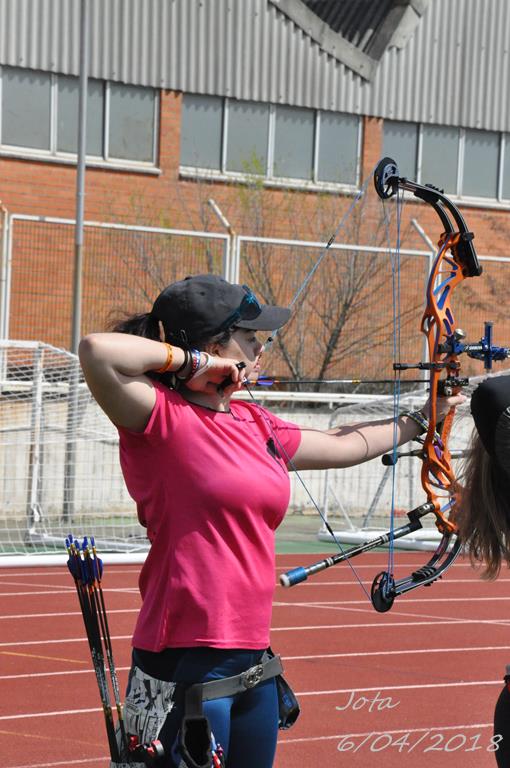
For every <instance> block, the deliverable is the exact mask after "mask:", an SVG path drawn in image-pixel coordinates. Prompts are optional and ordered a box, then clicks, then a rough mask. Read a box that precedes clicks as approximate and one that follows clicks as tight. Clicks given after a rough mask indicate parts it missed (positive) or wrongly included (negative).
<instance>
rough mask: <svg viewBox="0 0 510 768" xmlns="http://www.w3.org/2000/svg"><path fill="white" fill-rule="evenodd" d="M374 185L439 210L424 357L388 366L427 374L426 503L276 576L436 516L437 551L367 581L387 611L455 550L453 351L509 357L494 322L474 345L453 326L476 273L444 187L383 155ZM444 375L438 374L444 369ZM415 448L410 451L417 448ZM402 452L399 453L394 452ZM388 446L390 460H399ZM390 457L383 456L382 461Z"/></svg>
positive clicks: (366, 546)
mask: <svg viewBox="0 0 510 768" xmlns="http://www.w3.org/2000/svg"><path fill="white" fill-rule="evenodd" d="M374 184H375V189H376V192H377V194H378V195H379V197H380V198H381V199H382V200H386V199H388V198H391V197H393V196H394V195H396V194H397V193H398V192H399V191H401V192H402V193H403V192H411V193H412V194H413V195H414V196H415V197H417V198H419V199H420V200H423V201H424V202H426V203H429V204H430V205H431V206H432V208H433V209H434V210H435V212H436V213H437V215H438V216H439V218H440V220H441V223H442V225H443V228H444V231H443V233H442V235H441V236H440V238H439V242H438V252H437V255H436V257H435V260H434V263H433V266H432V269H431V273H430V276H429V280H428V284H427V291H426V307H425V311H424V313H423V317H422V321H421V331H422V332H423V333H424V334H425V336H426V339H427V346H428V352H429V361H428V362H419V363H415V364H405V363H401V362H398V363H397V362H396V363H394V366H393V367H394V370H395V371H397V372H400V371H402V370H407V369H410V368H415V369H421V370H426V371H428V372H429V373H430V397H429V408H430V413H429V419H428V429H427V433H426V435H425V437H424V439H423V444H422V448H421V450H420V451H419V452H418V453H419V455H420V456H421V458H422V460H423V464H422V470H421V482H422V486H423V489H424V491H425V494H426V498H427V500H426V502H424V503H423V504H421V505H420V506H418V507H416V508H415V509H413V510H411V511H410V512H408V513H407V517H408V519H409V522H408V523H407V524H405V525H403V526H401V527H399V528H396V529H394V530H391V531H388V532H387V533H385V534H383V535H382V536H378V537H377V538H376V539H373V540H371V541H367V542H365V543H363V544H360V545H359V546H355V547H351V548H349V549H347V550H345V551H343V552H341V553H339V554H336V555H333V556H331V557H328V558H325V559H324V560H321V561H319V562H318V563H314V564H313V565H310V566H308V567H299V568H294V569H293V570H291V571H288V572H287V573H285V574H282V576H281V577H280V583H281V584H282V585H283V586H286V587H289V586H293V585H294V584H298V583H300V582H301V581H304V580H305V579H307V578H308V576H310V575H312V574H315V573H318V572H319V571H322V570H324V569H325V568H329V567H330V566H332V565H336V564H338V563H341V562H343V561H345V560H348V559H350V558H352V557H355V556H357V555H359V554H361V553H362V552H366V551H369V550H371V549H374V548H376V547H379V546H382V545H385V544H389V545H390V546H392V545H393V542H394V541H395V540H396V539H399V538H401V537H403V536H406V535H408V534H409V533H412V532H414V531H417V530H419V529H420V528H422V527H423V526H422V522H421V519H422V518H423V517H425V516H426V515H429V514H433V515H434V516H435V524H436V527H437V529H438V530H439V532H440V534H441V539H440V542H439V544H438V546H437V549H436V551H435V552H434V553H433V555H432V556H431V557H430V559H429V560H428V562H427V563H426V564H425V565H424V566H423V567H421V568H419V569H418V570H417V571H414V572H413V573H412V574H410V575H409V576H406V577H404V578H400V579H398V580H396V579H395V578H394V576H393V573H392V572H391V570H390V568H388V570H386V571H383V572H381V573H379V574H378V575H377V576H376V577H375V579H374V581H373V584H372V589H371V600H372V604H373V606H374V608H375V609H376V610H377V611H380V612H385V611H388V610H389V609H390V608H391V607H392V605H393V603H394V601H395V598H396V597H398V596H399V595H403V594H405V593H407V592H410V591H411V590H413V589H416V588H417V587H420V586H425V585H428V584H431V583H432V582H434V581H436V579H439V578H440V577H441V576H442V575H443V573H445V571H446V570H447V569H448V568H449V567H450V566H451V565H452V564H453V562H454V561H455V559H456V558H457V557H458V555H459V553H460V549H461V542H460V540H459V537H458V535H457V526H456V524H455V521H454V519H453V517H452V516H451V515H450V512H451V510H452V509H453V508H454V507H455V505H456V503H457V501H458V498H457V497H458V485H457V483H456V480H455V473H454V470H453V467H452V456H451V453H450V451H449V449H448V438H449V435H450V431H451V427H452V423H453V418H454V412H455V409H454V408H451V409H450V411H449V413H448V414H447V416H446V417H445V418H444V419H443V420H442V422H441V424H438V423H437V398H438V396H451V395H454V394H457V393H458V392H460V390H461V389H462V387H464V386H466V385H467V384H468V379H467V378H461V377H460V375H459V374H460V367H461V366H460V361H459V355H460V354H461V353H466V354H467V355H468V356H470V357H474V358H477V359H482V360H484V362H485V368H486V369H487V370H488V369H490V368H491V367H492V361H493V360H502V359H504V358H505V357H508V356H509V353H510V350H509V349H508V348H504V347H495V346H494V345H493V344H492V325H491V324H490V323H486V324H485V335H484V337H483V338H482V339H481V340H480V342H478V343H477V344H464V343H463V342H462V339H463V338H464V333H463V332H462V331H461V330H460V329H458V328H457V326H456V323H455V317H454V314H453V310H452V305H451V297H452V293H453V290H454V289H455V288H456V287H457V285H458V284H459V283H461V282H462V281H463V280H465V279H466V278H468V277H477V276H479V275H481V274H482V267H481V266H480V264H479V261H478V258H477V255H476V251H475V249H474V246H473V237H474V236H473V233H472V232H469V230H468V228H467V226H466V223H465V221H464V219H463V217H462V215H461V213H460V211H459V210H458V208H457V207H456V206H455V205H454V203H452V201H451V200H449V199H448V198H447V197H446V196H445V195H444V194H443V192H442V191H440V190H438V189H436V188H435V187H432V186H422V185H420V184H417V183H415V182H413V181H409V180H408V179H406V178H402V177H400V176H399V172H398V167H397V164H396V162H395V161H394V160H392V159H391V158H387V157H385V158H384V159H383V160H381V161H380V163H379V164H378V165H377V168H376V170H375V173H374ZM443 374H446V375H445V376H444V377H443V378H441V377H442V375H443ZM416 453H417V452H416V451H413V452H411V454H416ZM400 455H402V454H400ZM398 456H399V454H397V453H396V452H394V454H393V458H392V459H391V460H390V463H395V462H396V461H397V460H398ZM387 463H388V462H387Z"/></svg>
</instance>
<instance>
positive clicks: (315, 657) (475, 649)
mask: <svg viewBox="0 0 510 768" xmlns="http://www.w3.org/2000/svg"><path fill="white" fill-rule="evenodd" d="M488 651H506V652H508V654H509V656H510V644H509V645H479V646H472V647H471V646H467V647H466V648H458V647H455V648H411V649H409V648H406V649H404V650H394V651H360V652H355V653H322V654H310V655H306V656H283V655H282V659H283V661H284V662H285V663H287V662H290V661H327V660H328V659H364V658H367V657H370V656H377V657H378V658H379V657H381V658H382V657H383V656H414V655H418V654H428V653H442V654H452V653H480V652H488ZM0 653H1V652H0ZM116 669H117V672H127V671H128V670H129V669H130V667H116ZM93 672H94V670H93V669H92V667H91V668H90V669H68V670H59V671H56V672H25V673H23V674H19V675H0V681H2V680H23V679H32V678H38V677H59V676H62V677H69V676H70V675H89V674H90V675H92V674H93Z"/></svg>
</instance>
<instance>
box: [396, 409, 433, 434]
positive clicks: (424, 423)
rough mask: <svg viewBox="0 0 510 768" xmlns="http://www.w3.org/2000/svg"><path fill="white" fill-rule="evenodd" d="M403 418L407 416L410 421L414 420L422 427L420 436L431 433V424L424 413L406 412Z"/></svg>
mask: <svg viewBox="0 0 510 768" xmlns="http://www.w3.org/2000/svg"><path fill="white" fill-rule="evenodd" d="M401 416H407V418H408V419H412V421H414V423H415V424H418V426H419V427H420V434H421V435H424V434H425V433H426V432H428V431H429V422H428V420H427V419H426V418H425V416H424V415H423V412H422V411H404V413H402V414H401Z"/></svg>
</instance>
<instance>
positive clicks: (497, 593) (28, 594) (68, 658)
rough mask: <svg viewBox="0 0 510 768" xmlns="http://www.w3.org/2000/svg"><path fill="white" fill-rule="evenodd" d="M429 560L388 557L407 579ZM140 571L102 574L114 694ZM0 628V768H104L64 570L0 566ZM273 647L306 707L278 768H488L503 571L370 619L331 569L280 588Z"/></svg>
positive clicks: (360, 598) (507, 613) (457, 572)
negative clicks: (113, 666) (114, 672)
mask: <svg viewBox="0 0 510 768" xmlns="http://www.w3.org/2000/svg"><path fill="white" fill-rule="evenodd" d="M313 559H318V558H315V556H313V555H312V560H313ZM424 559H425V556H424V554H420V553H412V554H408V553H402V554H397V561H398V562H399V563H402V564H403V567H404V568H405V569H406V570H407V572H409V571H410V570H413V569H414V568H415V567H417V566H420V565H422V564H423V562H424ZM309 561H310V556H309V555H305V556H303V555H299V556H296V555H281V556H279V557H278V569H279V571H281V570H284V569H286V568H288V567H291V566H292V565H298V564H299V565H303V564H304V565H306V564H308V563H309ZM355 566H356V569H357V571H358V573H359V574H360V575H361V578H362V580H363V581H364V582H365V583H366V586H367V587H369V585H370V583H371V580H372V578H373V576H374V575H375V574H376V573H377V572H378V571H380V570H382V569H383V568H384V567H385V556H384V554H379V553H373V554H368V555H365V556H363V558H358V560H357V561H356V562H355ZM138 569H139V566H107V568H106V570H105V575H104V579H103V586H104V589H105V597H106V602H107V606H108V610H109V616H110V630H111V634H112V638H113V645H114V649H115V655H116V664H117V668H118V670H119V674H120V679H121V687H122V689H124V687H125V682H126V678H127V668H128V665H129V658H130V640H129V638H130V634H131V631H132V627H133V623H134V621H135V616H136V612H137V609H138V607H139V604H140V600H139V596H138V591H137V586H136V585H137V572H138ZM397 575H398V572H397ZM0 628H1V629H0V693H1V698H0V701H1V705H0V753H1V754H2V766H3V768H43V767H44V768H53V766H55V768H56V767H57V766H69V767H72V766H78V768H79V766H90V768H95V767H96V766H97V768H107V766H108V764H109V763H108V758H107V747H106V739H105V735H104V731H103V720H102V715H101V712H100V710H99V700H98V694H97V689H96V684H95V680H94V676H93V673H92V671H91V664H90V659H89V656H88V647H87V644H86V641H85V638H84V632H83V628H82V620H81V615H80V613H79V607H78V602H77V598H76V593H75V590H74V586H73V583H72V581H71V579H70V577H69V575H68V573H67V570H66V569H65V568H40V567H38V568H18V569H0ZM272 644H273V648H275V649H276V650H277V651H278V652H279V653H280V654H281V655H282V656H283V658H284V664H285V670H286V676H287V677H288V679H289V680H290V681H291V682H292V684H293V687H294V689H295V690H296V692H297V693H298V694H299V698H300V701H301V705H302V714H301V718H300V720H299V722H298V723H297V724H296V726H295V727H294V728H293V729H292V730H290V731H287V732H284V733H283V734H282V736H281V739H280V745H279V748H278V754H277V759H276V763H275V768H297V767H298V766H299V768H317V766H322V765H324V766H326V765H327V766H333V768H335V766H339V768H341V767H342V766H349V768H375V766H377V768H390V767H391V768H404V766H406V768H407V767H408V766H409V765H411V764H412V766H413V768H424V767H425V766H427V768H436V766H441V768H450V767H451V768H474V767H475V766H476V768H494V766H495V765H496V762H495V759H494V756H493V755H492V754H491V753H490V752H489V751H487V747H488V746H489V742H490V738H491V736H492V723H491V721H492V715H493V708H494V704H495V701H496V699H497V696H498V695H499V691H500V690H501V687H502V684H501V681H502V677H503V675H504V670H505V665H506V663H507V662H508V663H510V577H509V576H507V575H506V573H505V574H504V575H503V577H502V578H500V579H499V580H498V581H497V582H495V583H485V582H482V581H481V580H480V579H479V578H478V575H477V574H476V573H475V572H474V571H473V570H472V569H471V568H470V566H469V565H468V563H466V562H461V563H460V564H456V565H454V566H453V567H452V568H451V570H450V571H449V572H448V574H447V575H446V577H445V579H444V581H442V582H439V583H437V584H435V585H433V586H432V587H431V588H428V589H419V590H417V591H415V592H414V593H412V594H411V595H408V596H407V597H403V598H401V599H400V600H397V602H396V603H395V605H394V607H393V609H392V610H391V611H390V612H389V613H386V614H377V613H376V612H375V611H374V610H373V609H372V608H371V606H370V605H369V603H368V601H367V599H366V597H365V596H364V594H363V592H362V590H361V588H360V586H359V585H358V584H357V583H356V581H355V578H354V576H353V574H352V573H351V571H350V569H349V567H346V566H345V565H342V566H337V567H336V568H332V569H329V570H328V571H325V572H323V573H322V574H320V575H319V576H317V577H315V578H314V579H313V580H310V581H309V582H306V583H305V584H303V585H300V586H298V587H295V588H293V589H291V590H284V589H282V588H280V587H278V588H277V590H276V593H275V603H274V614H273V632H272ZM374 698H375V701H373V700H374ZM345 737H349V738H345ZM342 745H343V751H340V750H341V748H342ZM248 748H249V749H256V745H250V746H249V747H248Z"/></svg>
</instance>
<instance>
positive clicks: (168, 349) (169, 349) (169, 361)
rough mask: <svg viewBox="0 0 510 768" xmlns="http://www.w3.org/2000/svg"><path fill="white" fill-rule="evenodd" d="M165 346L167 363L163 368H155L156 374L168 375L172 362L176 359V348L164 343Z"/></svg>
mask: <svg viewBox="0 0 510 768" xmlns="http://www.w3.org/2000/svg"><path fill="white" fill-rule="evenodd" d="M163 344H164V345H165V347H166V360H165V363H164V364H163V365H162V366H161V368H155V369H154V371H155V373H166V372H167V371H168V369H169V368H170V366H171V365H172V361H173V359H174V348H173V347H172V346H171V345H170V344H167V343H166V342H163Z"/></svg>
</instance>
